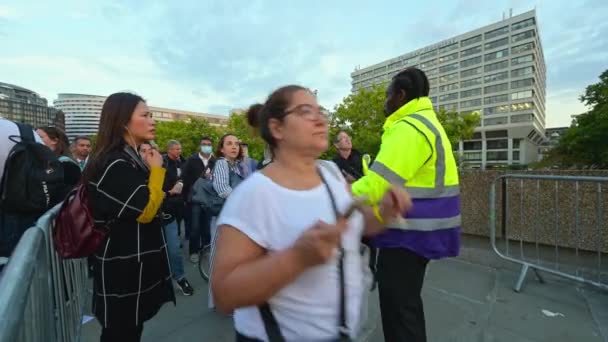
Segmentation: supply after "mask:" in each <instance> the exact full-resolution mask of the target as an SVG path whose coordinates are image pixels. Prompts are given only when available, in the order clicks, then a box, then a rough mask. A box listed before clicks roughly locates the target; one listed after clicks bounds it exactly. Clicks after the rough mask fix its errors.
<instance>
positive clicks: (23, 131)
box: [15, 122, 36, 143]
mask: <svg viewBox="0 0 608 342" xmlns="http://www.w3.org/2000/svg"><path fill="white" fill-rule="evenodd" d="M15 124H17V127H19V135H21V141H22V142H32V143H33V142H36V139H34V128H32V126H30V125H28V124H24V123H20V122H15Z"/></svg>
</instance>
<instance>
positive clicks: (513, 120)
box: [511, 113, 534, 148]
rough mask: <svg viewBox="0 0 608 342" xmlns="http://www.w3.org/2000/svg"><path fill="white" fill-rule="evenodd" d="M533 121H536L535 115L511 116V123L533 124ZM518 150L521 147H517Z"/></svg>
mask: <svg viewBox="0 0 608 342" xmlns="http://www.w3.org/2000/svg"><path fill="white" fill-rule="evenodd" d="M533 119H534V115H532V114H530V113H528V114H517V115H512V116H511V123H517V122H532V120H533ZM514 141H515V140H514ZM513 148H515V146H513ZM517 148H519V145H517Z"/></svg>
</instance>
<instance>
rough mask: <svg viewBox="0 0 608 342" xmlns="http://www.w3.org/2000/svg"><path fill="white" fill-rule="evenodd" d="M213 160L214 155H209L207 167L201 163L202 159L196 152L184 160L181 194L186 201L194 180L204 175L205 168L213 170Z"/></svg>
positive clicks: (188, 198)
mask: <svg viewBox="0 0 608 342" xmlns="http://www.w3.org/2000/svg"><path fill="white" fill-rule="evenodd" d="M215 161H216V159H215V157H213V156H211V158H210V159H209V163H208V164H207V167H205V164H203V161H202V160H201V158H200V157H199V156H198V153H195V154H193V155H192V156H190V158H188V160H186V165H184V167H183V169H182V181H183V182H184V188H183V190H182V195H183V197H184V200H185V201H186V202H188V201H189V200H190V191H191V190H192V186H193V185H194V182H196V180H197V179H199V178H200V177H201V176H204V175H205V173H206V172H207V169H209V170H210V171H213V167H214V166H215Z"/></svg>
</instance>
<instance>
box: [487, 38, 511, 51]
mask: <svg viewBox="0 0 608 342" xmlns="http://www.w3.org/2000/svg"><path fill="white" fill-rule="evenodd" d="M507 44H509V38H508V37H507V38H502V39H499V40H495V41H493V42H489V43H486V45H485V49H486V50H492V49H496V48H497V47H501V46H505V45H507Z"/></svg>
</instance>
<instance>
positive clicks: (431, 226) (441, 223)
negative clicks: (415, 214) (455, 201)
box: [387, 215, 462, 232]
mask: <svg viewBox="0 0 608 342" xmlns="http://www.w3.org/2000/svg"><path fill="white" fill-rule="evenodd" d="M461 221H462V220H461V217H460V215H458V216H454V217H449V218H441V219H402V220H399V221H398V222H394V223H390V224H388V225H387V227H388V228H391V229H402V230H418V231H424V232H432V231H434V230H440V229H449V228H455V227H459V226H460V223H461Z"/></svg>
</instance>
